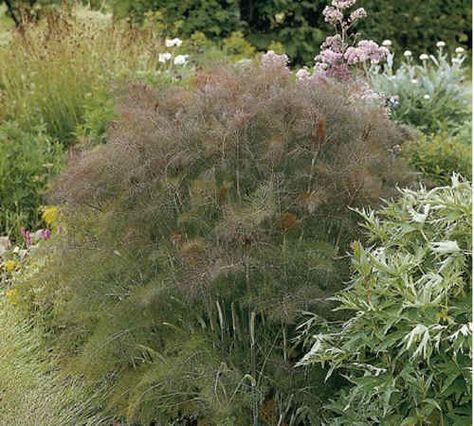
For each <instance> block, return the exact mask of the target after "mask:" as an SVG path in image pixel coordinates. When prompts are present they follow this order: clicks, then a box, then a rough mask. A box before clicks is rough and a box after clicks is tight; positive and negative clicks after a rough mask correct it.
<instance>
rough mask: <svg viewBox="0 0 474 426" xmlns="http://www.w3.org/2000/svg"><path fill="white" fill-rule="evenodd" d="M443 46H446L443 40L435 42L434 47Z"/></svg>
mask: <svg viewBox="0 0 474 426" xmlns="http://www.w3.org/2000/svg"><path fill="white" fill-rule="evenodd" d="M445 46H446V43H445V42H444V41H438V43H436V47H439V48H440V49H442V48H443V47H445Z"/></svg>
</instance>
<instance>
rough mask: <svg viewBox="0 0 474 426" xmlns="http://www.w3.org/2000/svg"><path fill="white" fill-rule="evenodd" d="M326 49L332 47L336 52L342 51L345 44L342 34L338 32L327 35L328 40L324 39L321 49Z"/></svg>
mask: <svg viewBox="0 0 474 426" xmlns="http://www.w3.org/2000/svg"><path fill="white" fill-rule="evenodd" d="M324 49H331V50H333V51H334V52H342V49H343V44H342V38H341V36H340V35H339V34H336V35H335V36H329V37H326V40H324V42H323V44H322V45H321V50H324Z"/></svg>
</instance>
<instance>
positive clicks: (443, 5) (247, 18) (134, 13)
mask: <svg viewBox="0 0 474 426" xmlns="http://www.w3.org/2000/svg"><path fill="white" fill-rule="evenodd" d="M328 3H329V1H327V0H316V1H292V0H275V1H271V2H269V1H263V0H258V1H254V0H252V1H250V0H239V1H237V0H229V1H223V0H221V1H218V0H206V1H200V2H197V1H195V0H186V1H182V2H175V1H170V0H152V1H147V0H140V1H131V0H113V1H112V5H113V6H114V9H115V12H116V14H117V16H119V17H127V16H130V17H131V18H132V19H133V20H138V21H142V20H143V17H144V16H145V13H146V12H147V11H149V10H154V11H157V10H159V11H160V12H161V13H162V14H163V16H164V17H165V21H166V25H167V28H168V30H169V29H173V30H174V31H178V32H177V34H180V35H182V36H185V37H187V36H190V35H191V34H192V33H194V32H195V31H202V32H203V33H205V34H206V35H207V36H208V37H210V38H212V39H214V40H216V39H222V38H223V37H226V36H228V35H229V34H230V33H232V32H234V31H244V32H245V35H246V37H247V38H248V40H249V41H250V43H251V44H252V45H254V46H256V47H257V48H258V49H259V50H267V49H269V45H270V44H271V43H272V42H280V43H282V44H283V45H284V46H285V50H286V53H287V54H288V55H289V56H290V58H291V60H292V62H293V63H295V64H311V63H312V62H313V58H314V56H315V54H316V52H317V50H318V48H319V46H320V44H321V43H322V41H323V40H324V38H325V33H327V30H328V28H329V27H328V24H326V23H325V22H324V17H323V15H322V11H323V9H324V7H325V6H327V5H328ZM359 6H362V7H364V8H365V9H366V10H367V11H370V13H369V18H368V19H367V21H366V22H365V23H364V24H363V26H362V31H363V33H364V34H365V36H366V37H368V38H371V39H375V40H376V41H378V42H381V41H382V40H384V39H391V40H392V41H393V42H394V44H395V46H396V48H397V50H400V49H407V48H408V49H410V50H413V51H422V50H423V49H425V48H426V47H427V46H429V45H431V44H432V43H433V41H437V40H444V41H445V42H447V43H448V45H449V46H450V47H455V46H457V45H459V44H461V45H463V46H464V47H466V48H469V46H470V42H471V11H472V9H471V5H470V4H467V3H466V2H465V1H463V0H455V1H450V2H445V1H444V0H431V1H429V2H425V4H423V7H419V4H418V3H416V2H413V1H409V0H399V1H392V0H361V1H359ZM183 16H184V17H186V19H183Z"/></svg>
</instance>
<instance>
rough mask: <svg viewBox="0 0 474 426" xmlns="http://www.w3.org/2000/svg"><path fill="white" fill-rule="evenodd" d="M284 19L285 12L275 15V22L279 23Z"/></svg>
mask: <svg viewBox="0 0 474 426" xmlns="http://www.w3.org/2000/svg"><path fill="white" fill-rule="evenodd" d="M284 20H285V13H284V12H280V13H277V14H276V15H275V22H276V23H277V24H281V23H282V22H283V21H284Z"/></svg>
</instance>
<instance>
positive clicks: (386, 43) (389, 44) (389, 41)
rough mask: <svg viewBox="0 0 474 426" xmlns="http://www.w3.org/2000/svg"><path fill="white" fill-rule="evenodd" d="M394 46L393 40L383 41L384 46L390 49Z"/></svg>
mask: <svg viewBox="0 0 474 426" xmlns="http://www.w3.org/2000/svg"><path fill="white" fill-rule="evenodd" d="M391 45H392V40H384V41H382V46H385V47H390V46H391Z"/></svg>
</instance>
